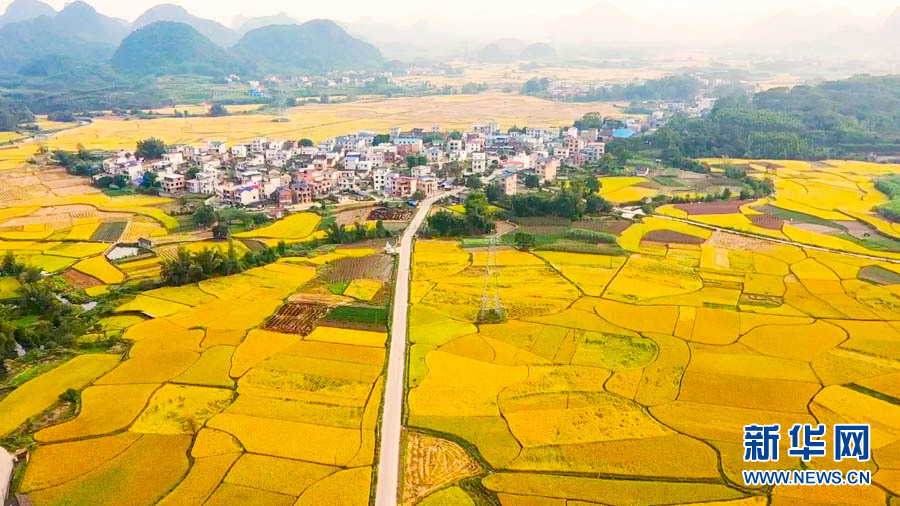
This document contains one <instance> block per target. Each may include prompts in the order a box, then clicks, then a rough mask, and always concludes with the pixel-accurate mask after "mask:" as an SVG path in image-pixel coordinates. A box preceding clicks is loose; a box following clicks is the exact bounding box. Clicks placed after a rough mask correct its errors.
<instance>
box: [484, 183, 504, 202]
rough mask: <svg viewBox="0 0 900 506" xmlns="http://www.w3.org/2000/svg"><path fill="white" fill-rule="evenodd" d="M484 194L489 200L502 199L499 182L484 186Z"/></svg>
mask: <svg viewBox="0 0 900 506" xmlns="http://www.w3.org/2000/svg"><path fill="white" fill-rule="evenodd" d="M484 196H485V197H486V198H487V201H488V202H497V201H498V200H500V187H499V186H498V185H497V183H491V184H489V185H487V186H485V187H484Z"/></svg>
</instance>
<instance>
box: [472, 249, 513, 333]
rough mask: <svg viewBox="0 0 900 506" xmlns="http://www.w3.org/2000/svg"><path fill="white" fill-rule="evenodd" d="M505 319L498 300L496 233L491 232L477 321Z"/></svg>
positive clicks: (498, 321) (498, 281)
mask: <svg viewBox="0 0 900 506" xmlns="http://www.w3.org/2000/svg"><path fill="white" fill-rule="evenodd" d="M505 320H506V313H505V312H504V311H503V303H502V302H501V301H500V266H498V265H497V233H496V232H494V233H493V234H491V239H490V242H489V243H488V250H487V258H486V260H485V265H484V291H483V292H482V294H481V310H480V311H479V312H478V322H479V323H500V322H502V321H505Z"/></svg>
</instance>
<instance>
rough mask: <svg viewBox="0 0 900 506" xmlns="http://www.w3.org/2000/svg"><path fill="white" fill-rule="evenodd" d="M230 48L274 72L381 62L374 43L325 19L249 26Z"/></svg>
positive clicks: (370, 66)
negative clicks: (254, 27)
mask: <svg viewBox="0 0 900 506" xmlns="http://www.w3.org/2000/svg"><path fill="white" fill-rule="evenodd" d="M232 52H233V53H234V54H236V55H238V56H242V57H244V58H246V59H247V60H248V61H255V62H256V63H257V64H258V65H259V66H260V67H261V68H264V69H271V70H272V71H274V72H284V71H285V70H290V71H308V72H321V71H329V70H335V69H350V68H377V67H380V66H381V65H382V64H383V63H384V58H383V57H382V56H381V52H380V51H378V49H377V48H376V47H375V46H373V45H371V44H369V43H367V42H363V41H361V40H359V39H356V38H354V37H352V36H350V34H348V33H347V32H345V31H344V30H343V29H342V28H341V27H339V26H338V25H337V24H336V23H334V22H333V21H328V20H324V19H316V20H312V21H307V22H306V23H303V24H302V25H270V26H264V27H262V28H257V29H255V30H251V31H249V32H247V33H246V34H245V35H244V36H243V37H242V38H241V40H240V41H239V42H238V43H237V45H235V46H234V48H233V49H232Z"/></svg>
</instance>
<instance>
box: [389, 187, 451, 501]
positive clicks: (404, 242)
mask: <svg viewBox="0 0 900 506" xmlns="http://www.w3.org/2000/svg"><path fill="white" fill-rule="evenodd" d="M458 191H460V190H455V191H453V192H450V194H452V193H456V192H458ZM447 195H448V194H440V195H436V196H434V197H431V198H428V199H426V200H423V201H422V202H421V203H420V204H419V208H418V210H417V211H416V214H415V216H413V219H412V221H411V222H410V223H409V226H408V227H406V230H405V231H404V232H403V237H402V238H401V239H400V252H399V254H398V262H397V284H396V287H395V288H394V306H393V308H394V313H393V316H392V323H391V347H390V350H389V351H388V353H389V355H388V370H387V381H386V382H385V391H384V406H383V408H382V409H383V412H382V418H381V452H380V454H379V459H378V484H377V488H376V489H375V505H376V506H394V505H395V504H397V502H398V501H397V493H398V484H399V478H400V434H401V430H402V428H403V394H404V391H405V389H404V388H403V385H404V382H405V381H406V341H407V336H406V329H407V324H406V316H407V311H408V309H409V307H408V306H409V266H410V260H411V257H412V240H413V237H414V236H415V234H416V231H417V230H418V229H419V227H420V226H422V222H423V221H425V217H426V216H427V215H428V211H429V209H431V206H432V204H434V203H435V202H436V201H437V200H439V199H441V198H442V197H445V196H447Z"/></svg>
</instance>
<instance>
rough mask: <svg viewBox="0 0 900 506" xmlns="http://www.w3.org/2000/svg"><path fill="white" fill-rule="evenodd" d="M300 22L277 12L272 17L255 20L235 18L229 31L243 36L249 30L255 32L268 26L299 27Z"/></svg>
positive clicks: (261, 17)
mask: <svg viewBox="0 0 900 506" xmlns="http://www.w3.org/2000/svg"><path fill="white" fill-rule="evenodd" d="M299 24H301V23H300V21H297V20H296V19H294V18H292V17H290V16H288V15H287V14H285V13H284V12H279V13H278V14H274V15H272V16H259V17H255V18H245V17H244V16H235V17H234V19H233V20H232V22H231V29H232V30H234V31H235V32H238V33H240V34H241V35H244V34H245V33H247V32H249V31H250V30H256V29H257V28H262V27H264V26H269V25H299Z"/></svg>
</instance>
